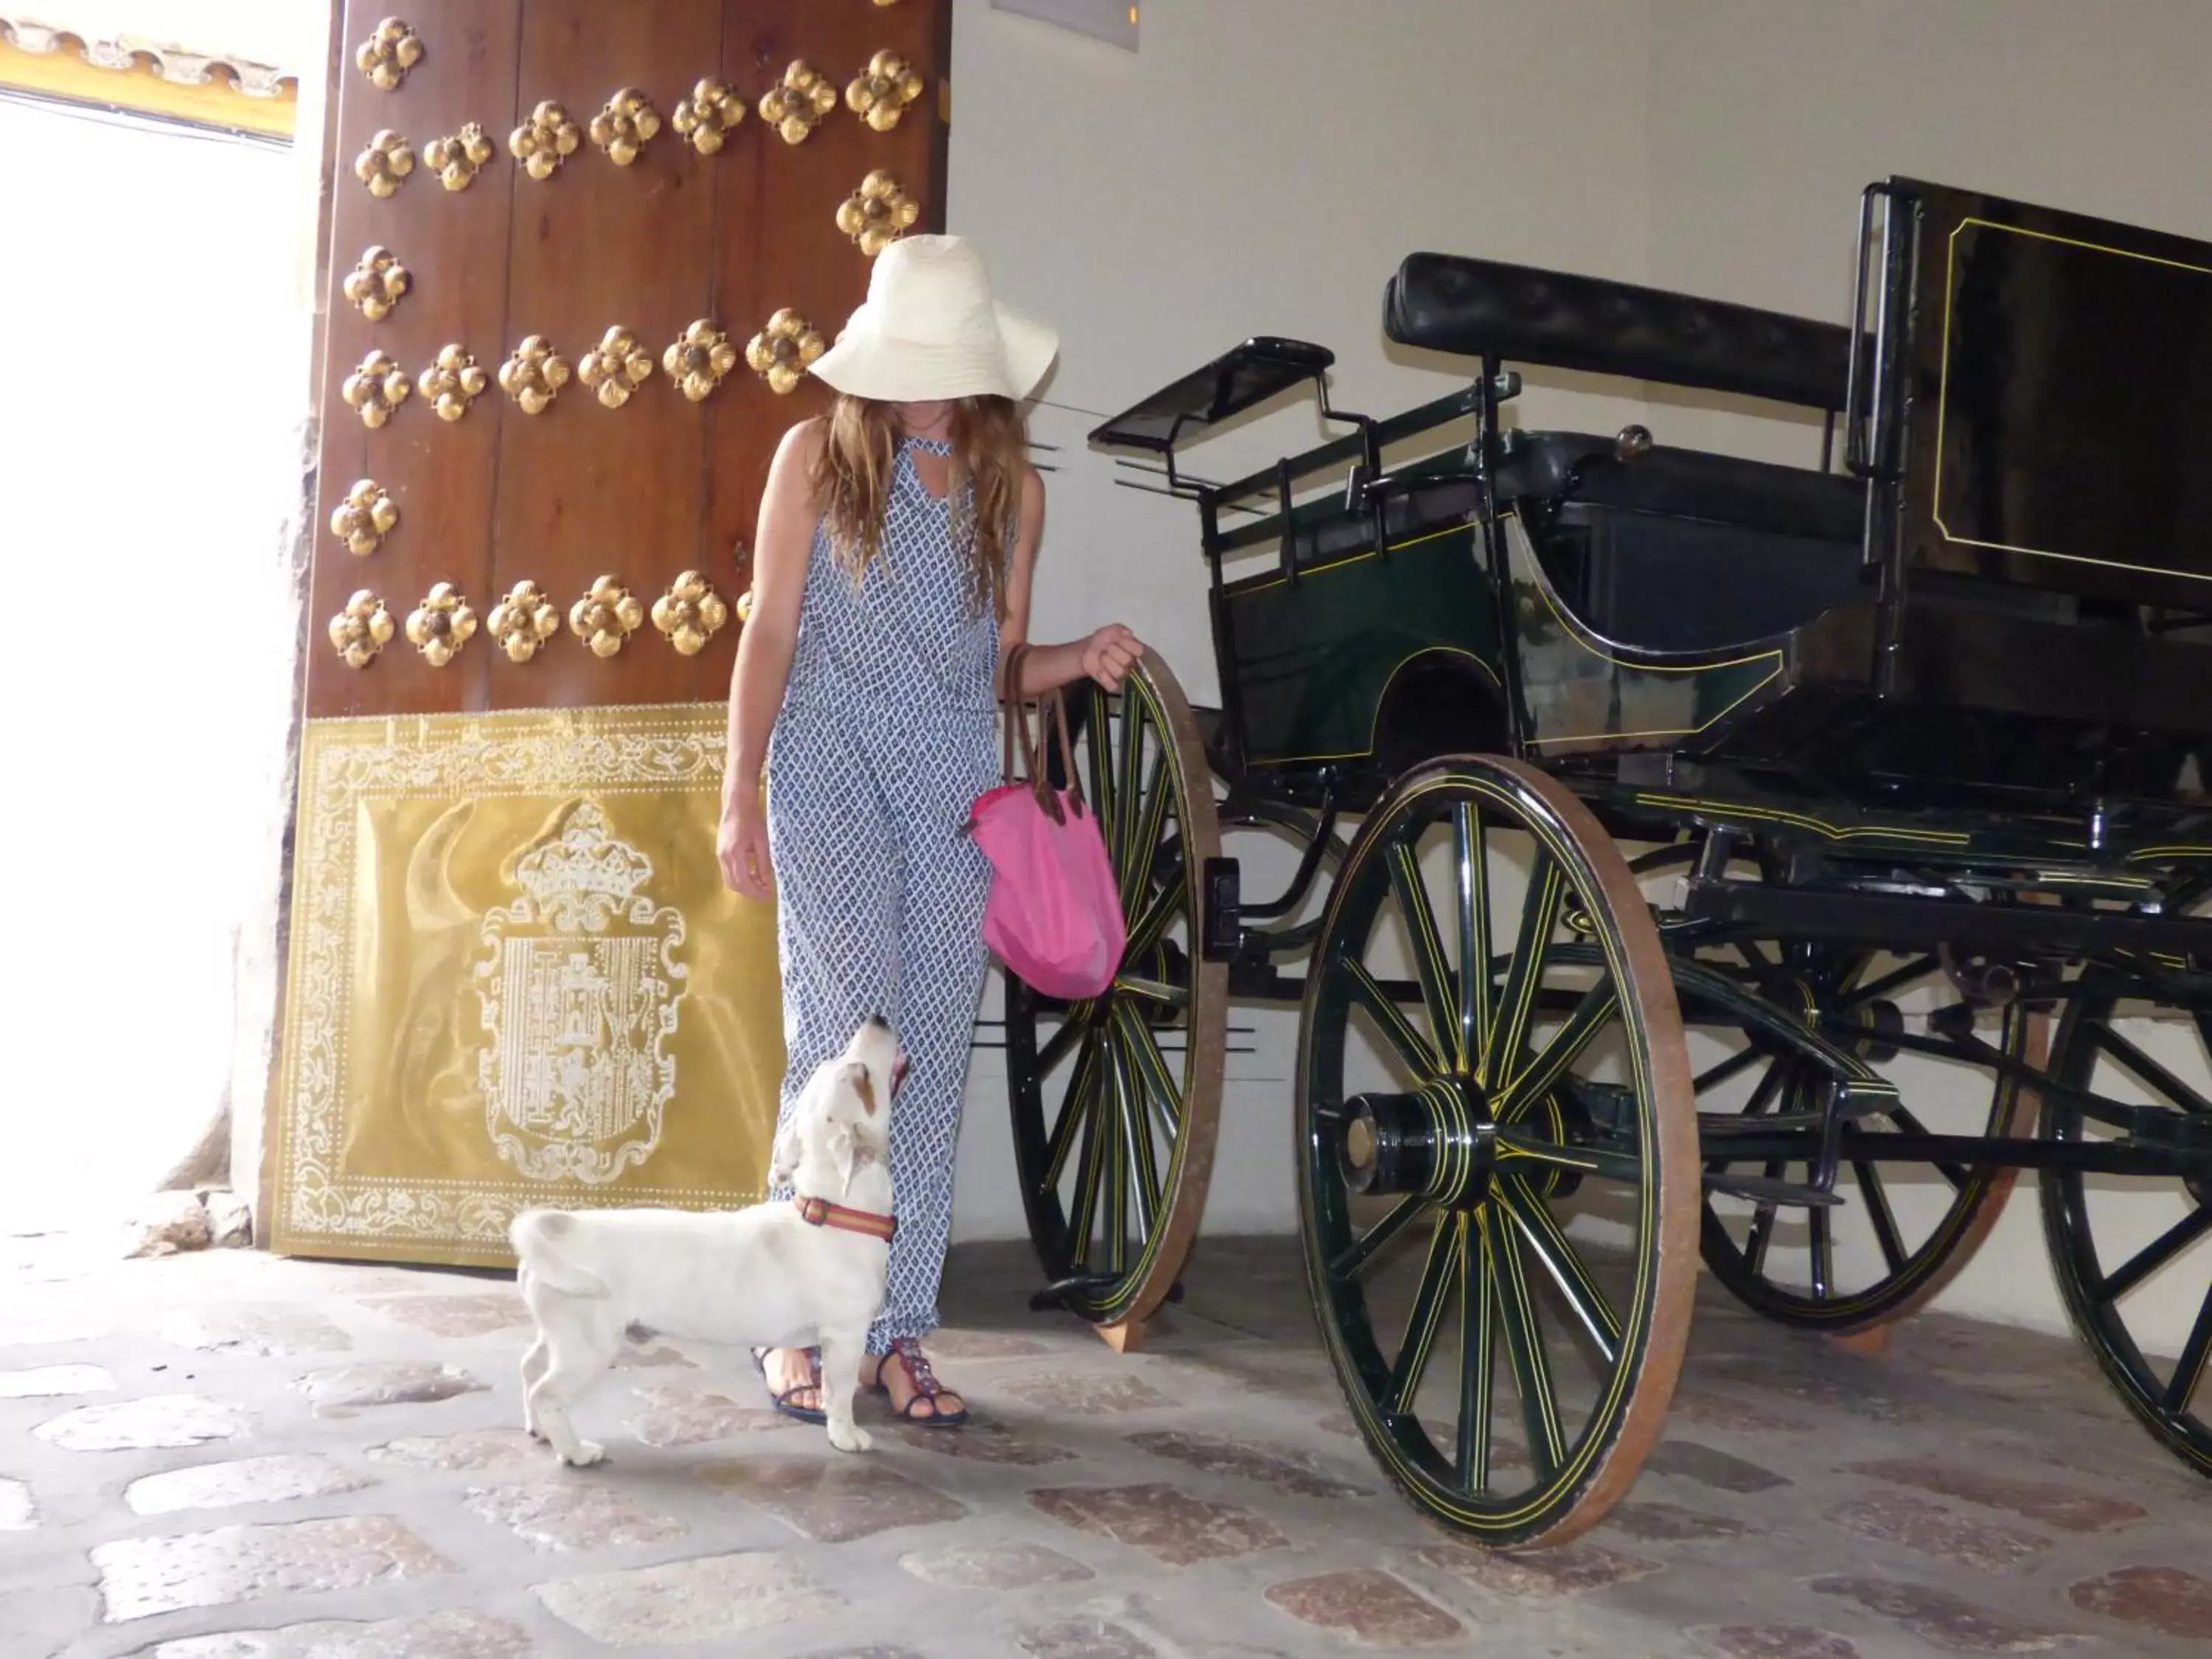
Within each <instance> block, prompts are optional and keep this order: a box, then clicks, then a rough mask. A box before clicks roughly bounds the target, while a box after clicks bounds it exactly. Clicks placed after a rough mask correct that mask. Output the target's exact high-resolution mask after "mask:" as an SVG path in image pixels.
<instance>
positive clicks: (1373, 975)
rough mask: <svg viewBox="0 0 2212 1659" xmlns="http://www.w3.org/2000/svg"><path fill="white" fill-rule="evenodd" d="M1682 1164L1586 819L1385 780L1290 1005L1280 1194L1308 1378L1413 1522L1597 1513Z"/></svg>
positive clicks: (1613, 1475)
mask: <svg viewBox="0 0 2212 1659" xmlns="http://www.w3.org/2000/svg"><path fill="white" fill-rule="evenodd" d="M1570 910H1571V911H1573V912H1575V913H1577V914H1578V915H1581V916H1582V917H1583V918H1584V919H1585V920H1586V921H1587V922H1588V924H1589V931H1588V933H1586V935H1585V940H1586V942H1577V941H1576V940H1574V939H1573V938H1572V936H1571V933H1570V932H1569V930H1568V929H1567V928H1566V927H1565V921H1564V917H1565V914H1566V913H1567V912H1569V911H1570ZM1697 1155H1698V1146H1697V1132H1696V1126H1695V1122H1694V1121H1693V1119H1692V1095H1691V1089H1690V1073H1689V1060H1688V1055H1687V1053H1686V1049H1685V1047H1684V1043H1683V1038H1682V1030H1681V1023H1680V1018H1679V1016H1678V1014H1677V1012H1676V1010H1675V1003H1674V986H1673V983H1672V981H1671V980H1670V978H1669V976H1668V964H1667V958H1666V955H1665V953H1664V951H1662V948H1661V945H1660V943H1659V939H1658V934H1657V933H1656V929H1655V928H1654V927H1653V924H1652V921H1651V919H1650V914H1649V912H1648V911H1647V909H1646V908H1645V905H1644V900H1643V897H1642V895H1641V894H1640V893H1639V892H1638V890H1637V887H1636V884H1635V880H1634V878H1632V876H1631V875H1630V873H1629V871H1628V868H1627V866H1626V864H1625V863H1624V862H1623V861H1622V860H1621V857H1620V854H1619V852H1618V851H1617V850H1616V849H1615V848H1614V847H1613V842H1611V841H1610V840H1609V839H1608V838H1607V836H1606V834H1605V832H1604V831H1603V830H1602V829H1600V828H1599V826H1598V824H1597V823H1596V822H1595V819H1593V818H1592V817H1590V815H1589V811H1587V810H1586V809H1585V808H1584V807H1583V805H1582V804H1581V803H1580V802H1579V801H1577V799H1575V798H1574V796H1573V795H1572V794H1571V793H1568V792H1567V791H1566V790H1565V788H1564V787H1561V786H1560V785H1559V784H1558V783H1556V782H1554V781H1552V780H1551V779H1549V778H1547V776H1545V775H1543V774H1542V773H1541V772H1538V771H1536V770H1535V769H1533V768H1531V767H1528V766H1524V765H1522V764H1520V763H1517V762H1514V761H1508V760H1498V759H1493V758H1490V757H1480V758H1477V757H1468V758H1462V759H1455V760H1449V761H1445V762H1442V763H1438V764H1437V765H1434V766H1431V767H1429V768H1426V769H1422V770H1420V771H1418V772H1414V773H1412V774H1409V775H1407V776H1406V777H1405V778H1403V779H1401V780H1400V781H1399V782H1398V783H1397V784H1395V786H1393V787H1392V788H1391V790H1390V792H1389V794H1388V795H1387V796H1386V797H1385V798H1384V799H1383V801H1382V802H1381V803H1380V804H1379V805H1377V806H1376V809H1375V810H1374V811H1373V812H1372V813H1370V816H1369V817H1368V819H1367V821H1366V823H1365V824H1364V826H1363V828H1362V829H1361V831H1360V834H1359V836H1358V840H1357V841H1356V842H1354V843H1353V846H1352V853H1351V854H1350V857H1349V858H1348V859H1347V860H1346V865H1345V868H1344V871H1343V872H1342V874H1341V875H1340V876H1339V878H1338V879H1337V883H1336V887H1335V890H1334V892H1333V893H1332V894H1331V895H1330V898H1329V903H1328V910H1327V912H1326V914H1325V915H1324V917H1323V919H1322V932H1321V937H1320V939H1319V941H1318V944H1317V946H1316V951H1315V957H1314V962H1313V965H1312V968H1311V969H1310V972H1309V975H1308V978H1307V981H1306V1000H1305V1007H1304V1018H1303V1019H1302V1021H1301V1024H1300V1030H1299V1036H1298V1126H1297V1158H1298V1195H1299V1200H1300V1206H1301V1210H1302V1219H1303V1225H1304V1244H1305V1257H1306V1274H1307V1285H1308V1288H1309V1290H1310V1294H1311V1296H1312V1298H1313V1304H1314V1308H1315V1311H1316V1316H1318V1318H1319V1321H1320V1323H1321V1327H1322V1335H1323V1338H1324V1340H1326V1342H1327V1345H1328V1352H1329V1357H1330V1359H1331V1361H1332V1362H1333V1363H1334V1366H1335V1368H1336V1373H1337V1378H1338V1381H1339V1383H1340V1384H1341V1386H1342V1388H1343V1389H1344V1393H1345V1395H1346V1399H1347V1400H1348V1401H1349V1402H1350V1405H1351V1407H1352V1416H1353V1418H1354V1419H1355V1420H1356V1421H1357V1422H1358V1426H1359V1431H1360V1433H1361V1434H1362V1436H1363V1437H1364V1438H1365V1440H1366V1442H1367V1444H1368V1447H1369V1449H1370V1450H1371V1451H1372V1452H1373V1454H1374V1455H1375V1457H1376V1460H1377V1462H1380V1463H1381V1464H1382V1465H1383V1468H1384V1469H1385V1470H1387V1471H1388V1472H1389V1474H1390V1476H1391V1478H1392V1479H1393V1480H1395V1482H1396V1483H1397V1484H1398V1486H1399V1487H1400V1488H1401V1490H1402V1491H1403V1492H1405V1493H1406V1494H1407V1497H1408V1498H1411V1499H1412V1501H1413V1504H1414V1505H1415V1506H1416V1507H1417V1508H1419V1509H1420V1510H1423V1511H1425V1513H1427V1514H1429V1515H1430V1516H1433V1517H1435V1518H1436V1519H1437V1520H1439V1521H1441V1522H1443V1523H1444V1524H1446V1525H1448V1526H1450V1527H1452V1528H1455V1529H1458V1530H1460V1531H1462V1532H1465V1533H1468V1534H1473V1535H1474V1536H1477V1537H1479V1538H1481V1539H1482V1540H1484V1541H1486V1542H1490V1543H1493V1544H1498V1545H1509V1544H1523V1545H1525V1544H1532V1543H1535V1542H1539V1541H1545V1542H1558V1541H1564V1540H1565V1539H1568V1538H1571V1537H1573V1536H1574V1535H1575V1534H1578V1533H1580V1532H1582V1531H1583V1530H1584V1529H1585V1528H1589V1527H1590V1526H1592V1525H1595V1523H1596V1522H1597V1521H1598V1520H1599V1519H1600V1518H1601V1516H1603V1515H1604V1514H1605V1512H1606V1511H1607V1510H1608V1509H1610V1508H1611V1507H1612V1505H1613V1504H1614V1503H1615V1502H1616V1501H1617V1500H1618V1499H1619V1498H1620V1495H1621V1494H1622V1493H1623V1492H1626V1490H1627V1488H1628V1486H1629V1485H1630V1483H1631V1482H1632V1481H1633V1480H1634V1479H1635V1477H1636V1473H1637V1470H1638V1468H1640V1467H1641V1465H1642V1463H1643V1461H1644V1455H1645V1453H1646V1452H1647V1451H1648V1450H1649V1449H1650V1447H1651V1445H1652V1443H1654V1442H1655V1441H1656V1439H1657V1438H1658V1437H1659V1432H1660V1429H1661V1426H1662V1423H1663V1421H1664V1419H1665V1417H1666V1413H1667V1408H1668V1403H1669V1401H1671V1400H1672V1398H1673V1395H1674V1382H1675V1378H1676V1376H1677V1375H1678V1373H1679V1372H1680V1368H1681V1360H1682V1351H1683V1347H1684V1345H1685V1343H1686V1341H1687V1340H1688V1334H1689V1320H1690V1307H1691V1302H1692V1297H1693V1294H1694V1291H1695V1287H1696V1279H1697V1254H1696V1253H1697V1213H1698V1209H1697V1201H1698V1200H1697V1194H1698V1167H1697ZM1571 1198H1572V1199H1575V1200H1577V1202H1576V1204H1575V1205H1574V1206H1572V1211H1571V1209H1570V1207H1569V1206H1568V1205H1567V1202H1566V1200H1569V1199H1571ZM1573 1211H1579V1212H1583V1213H1582V1214H1581V1215H1579V1216H1577V1214H1575V1213H1573ZM1585 1225H1587V1226H1588V1227H1589V1230H1590V1231H1591V1232H1594V1233H1595V1236H1596V1242H1595V1243H1593V1242H1591V1240H1590V1238H1589V1237H1587V1236H1586V1235H1585V1232H1584V1226H1585Z"/></svg>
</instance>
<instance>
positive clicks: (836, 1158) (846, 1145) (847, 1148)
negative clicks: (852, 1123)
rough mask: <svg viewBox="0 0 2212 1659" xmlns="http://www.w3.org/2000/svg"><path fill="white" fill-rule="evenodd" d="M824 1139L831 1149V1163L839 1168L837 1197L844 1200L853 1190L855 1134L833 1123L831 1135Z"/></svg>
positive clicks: (830, 1129)
mask: <svg viewBox="0 0 2212 1659" xmlns="http://www.w3.org/2000/svg"><path fill="white" fill-rule="evenodd" d="M823 1142H824V1144H825V1145H826V1146H827V1147H828V1149H829V1159H830V1162H832V1163H833V1164H836V1166H837V1196H838V1197H840V1198H842V1197H843V1196H844V1195H845V1194H847V1193H849V1192H851V1191H852V1190H853V1164H854V1160H855V1158H856V1149H855V1147H854V1144H853V1132H852V1131H851V1130H850V1129H848V1128H847V1127H845V1126H844V1125H843V1124H842V1123H833V1124H831V1125H830V1126H829V1133H828V1134H827V1135H825V1136H824V1137H823Z"/></svg>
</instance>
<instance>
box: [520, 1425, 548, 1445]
mask: <svg viewBox="0 0 2212 1659" xmlns="http://www.w3.org/2000/svg"><path fill="white" fill-rule="evenodd" d="M522 1429H523V1432H524V1433H526V1434H527V1435H528V1436H529V1437H531V1438H532V1440H535V1441H536V1442H537V1443H538V1444H539V1445H541V1446H542V1445H544V1443H545V1431H544V1430H543V1429H541V1428H539V1427H538V1425H536V1424H535V1423H525V1424H524V1425H522Z"/></svg>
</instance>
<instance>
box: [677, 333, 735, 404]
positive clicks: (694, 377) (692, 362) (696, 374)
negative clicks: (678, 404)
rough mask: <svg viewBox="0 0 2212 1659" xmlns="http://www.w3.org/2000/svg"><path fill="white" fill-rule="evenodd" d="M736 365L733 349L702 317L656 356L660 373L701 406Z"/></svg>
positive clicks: (726, 339) (728, 340)
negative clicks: (658, 356)
mask: <svg viewBox="0 0 2212 1659" xmlns="http://www.w3.org/2000/svg"><path fill="white" fill-rule="evenodd" d="M737 366H738V349H737V347H735V346H733V345H732V344H731V343H730V337H729V336H728V335H726V334H725V333H724V332H723V331H721V330H720V329H719V328H716V327H715V326H714V324H713V323H712V322H710V321H708V319H706V318H704V317H702V318H701V319H699V320H698V321H696V323H693V324H692V325H690V327H689V328H687V329H685V330H684V333H683V336H682V337H681V338H679V339H678V340H677V342H676V343H674V344H673V345H671V346H670V347H669V348H668V349H667V350H666V351H665V352H663V353H662V354H661V356H660V367H661V369H662V371H663V372H664V373H665V374H666V375H667V376H668V378H669V379H670V380H672V381H674V382H675V383H676V387H677V389H678V391H680V392H683V394H684V396H685V397H687V398H690V400H691V401H692V402H693V403H695V404H696V403H703V402H704V401H705V400H706V398H707V396H708V393H710V392H713V391H714V388H715V387H716V386H720V385H721V384H722V377H723V376H724V375H726V374H728V373H729V372H730V371H731V370H732V369H733V368H736V367H737Z"/></svg>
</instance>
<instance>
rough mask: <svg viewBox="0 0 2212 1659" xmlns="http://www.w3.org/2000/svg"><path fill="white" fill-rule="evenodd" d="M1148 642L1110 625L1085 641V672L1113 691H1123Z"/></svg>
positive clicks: (1083, 659)
mask: <svg viewBox="0 0 2212 1659" xmlns="http://www.w3.org/2000/svg"><path fill="white" fill-rule="evenodd" d="M1144 654H1145V642H1144V641H1142V640H1140V639H1139V638H1138V637H1137V636H1136V635H1134V634H1132V633H1131V632H1130V631H1129V630H1128V629H1126V628H1124V627H1122V626H1121V623H1108V624H1107V625H1106V626H1105V627H1103V628H1102V629H1098V630H1097V632H1096V633H1094V634H1092V635H1091V636H1090V638H1088V639H1086V640H1085V641H1083V649H1082V662H1083V671H1084V672H1085V673H1086V674H1088V675H1089V676H1090V677H1091V678H1092V679H1094V680H1096V681H1097V682H1098V684H1101V685H1103V686H1104V687H1105V688H1106V689H1107V690H1109V691H1119V690H1121V681H1122V680H1123V678H1126V677H1127V674H1128V672H1129V669H1130V665H1132V664H1133V663H1134V662H1135V661H1136V660H1137V659H1138V658H1139V657H1141V656H1143V655H1144Z"/></svg>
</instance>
